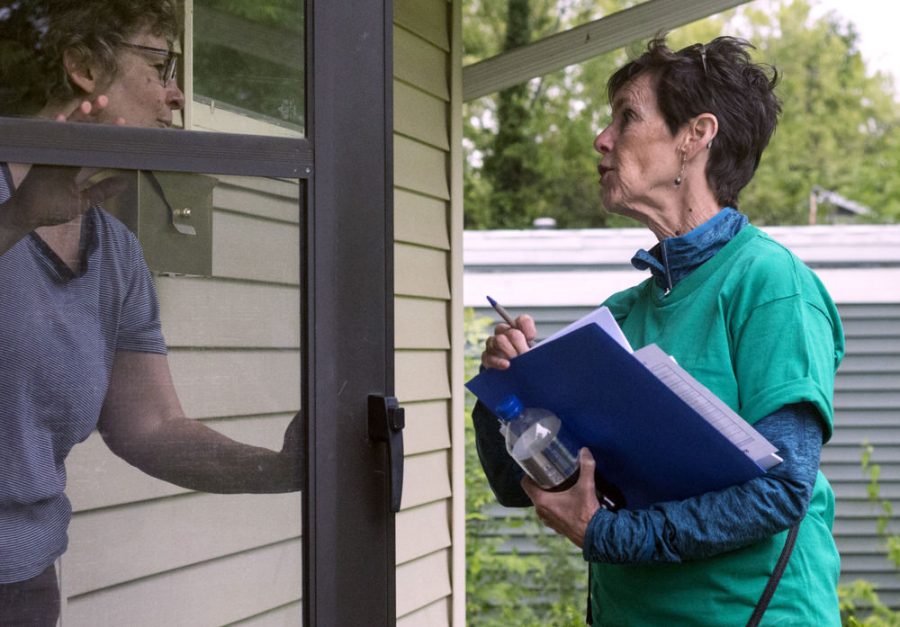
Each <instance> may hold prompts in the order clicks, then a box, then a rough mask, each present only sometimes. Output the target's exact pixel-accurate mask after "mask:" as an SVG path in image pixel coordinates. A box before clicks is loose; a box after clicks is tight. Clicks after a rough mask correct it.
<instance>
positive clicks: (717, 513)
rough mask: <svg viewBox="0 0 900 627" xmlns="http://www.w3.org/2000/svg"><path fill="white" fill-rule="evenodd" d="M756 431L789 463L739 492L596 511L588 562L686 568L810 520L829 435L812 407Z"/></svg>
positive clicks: (774, 418)
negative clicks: (676, 564)
mask: <svg viewBox="0 0 900 627" xmlns="http://www.w3.org/2000/svg"><path fill="white" fill-rule="evenodd" d="M754 427H755V428H756V429H757V430H758V431H759V432H760V433H761V434H762V435H763V436H765V437H766V438H767V439H768V440H769V441H770V442H772V444H774V445H775V446H776V447H777V448H778V450H779V454H780V455H781V456H782V457H783V459H784V461H783V462H782V463H780V464H778V465H777V466H775V467H773V468H771V469H770V470H769V471H768V472H767V473H766V474H764V475H763V476H761V477H757V478H755V479H751V480H750V481H747V482H746V483H743V484H741V485H737V486H732V487H730V488H726V489H724V490H720V491H718V492H708V493H706V494H702V495H700V496H697V497H693V498H690V499H685V500H682V501H671V502H666V503H658V504H656V505H653V506H651V507H649V508H647V509H643V510H620V511H618V512H610V511H608V510H605V509H601V510H598V511H597V513H596V514H595V515H594V517H593V518H592V519H591V521H590V522H589V523H588V527H587V532H586V533H585V542H584V547H583V555H584V559H585V560H587V561H596V562H606V563H613V564H638V563H653V562H682V561H688V560H698V559H704V558H707V557H712V556H714V555H718V554H720V553H725V552H726V551H732V550H735V549H738V548H741V547H745V546H749V545H750V544H753V543H755V542H758V541H760V540H762V539H764V538H767V537H769V536H772V535H774V534H776V533H779V532H781V531H784V530H785V529H788V528H789V527H791V526H793V525H794V524H796V523H798V522H799V521H800V520H802V519H803V517H804V516H805V515H806V511H807V509H808V507H809V502H810V499H811V497H812V491H813V486H814V485H815V482H816V477H817V475H818V469H819V455H820V453H821V450H822V441H823V438H824V434H825V432H826V430H825V426H824V424H823V419H822V417H821V415H820V414H819V412H818V411H817V410H816V408H815V407H814V406H813V405H812V404H810V403H799V404H795V405H786V406H785V407H782V408H781V409H780V410H778V411H776V412H774V413H773V414H770V415H769V416H766V417H765V418H763V419H761V420H760V421H758V422H757V423H756V424H755V425H754Z"/></svg>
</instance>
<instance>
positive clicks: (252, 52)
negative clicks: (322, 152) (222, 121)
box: [193, 0, 304, 132]
mask: <svg viewBox="0 0 900 627" xmlns="http://www.w3.org/2000/svg"><path fill="white" fill-rule="evenodd" d="M193 37H194V99H195V100H196V101H197V102H198V103H201V104H203V105H207V106H208V108H213V109H214V108H218V107H222V108H225V109H227V110H230V111H233V112H238V113H241V114H243V115H245V116H249V117H251V118H254V119H256V120H260V121H263V122H268V123H270V124H274V125H278V126H282V127H286V128H289V129H293V130H295V131H300V132H302V130H303V125H304V90H303V76H304V72H303V67H304V66H303V58H304V54H303V2H302V0H259V1H257V2H235V1H234V0H194V33H193ZM217 130H218V129H217ZM225 130H228V129H225Z"/></svg>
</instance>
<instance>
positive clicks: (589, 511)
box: [522, 448, 600, 548]
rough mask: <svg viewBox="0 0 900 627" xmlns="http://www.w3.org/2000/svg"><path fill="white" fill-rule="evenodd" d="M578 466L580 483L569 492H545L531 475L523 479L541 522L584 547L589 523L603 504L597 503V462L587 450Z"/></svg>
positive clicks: (581, 456) (524, 486)
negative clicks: (595, 476) (595, 471)
mask: <svg viewBox="0 0 900 627" xmlns="http://www.w3.org/2000/svg"><path fill="white" fill-rule="evenodd" d="M578 463H579V466H580V470H579V475H578V481H577V483H575V485H573V486H572V487H571V488H569V489H568V490H564V491H562V492H548V491H546V490H542V489H541V488H540V486H538V484H536V483H535V482H534V481H532V480H531V478H530V477H528V476H526V477H525V478H523V479H522V489H523V490H525V493H526V494H528V497H529V498H530V499H531V502H532V503H534V511H535V513H536V514H537V516H538V518H539V519H540V520H541V522H543V523H544V524H545V525H546V526H548V527H550V528H551V529H553V530H554V531H556V532H557V533H560V534H562V535H564V536H566V537H567V538H568V539H569V540H571V541H572V542H573V543H574V544H575V545H576V546H577V547H578V548H581V547H583V546H584V535H585V533H586V532H587V526H588V523H589V522H590V521H591V518H593V517H594V514H596V513H597V510H598V509H600V501H598V500H597V490H596V487H595V485H594V467H595V466H596V462H595V461H594V456H593V455H591V452H590V451H589V450H588V449H587V448H583V449H581V450H580V451H579V453H578Z"/></svg>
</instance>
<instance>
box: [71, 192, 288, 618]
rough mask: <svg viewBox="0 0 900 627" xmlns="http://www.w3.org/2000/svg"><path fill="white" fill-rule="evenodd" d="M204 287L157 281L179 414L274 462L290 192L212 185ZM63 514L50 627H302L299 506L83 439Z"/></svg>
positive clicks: (284, 343) (193, 280) (284, 346)
mask: <svg viewBox="0 0 900 627" xmlns="http://www.w3.org/2000/svg"><path fill="white" fill-rule="evenodd" d="M213 204H214V213H213V276H212V277H209V278H198V277H179V276H158V277H156V283H157V288H158V293H159V300H160V313H161V318H162V324H163V332H164V334H165V337H166V341H167V344H168V346H169V364H170V367H171V371H172V377H173V381H174V385H175V387H176V390H177V392H178V396H179V398H180V400H181V403H182V406H183V408H184V410H185V413H186V415H188V416H190V417H192V418H196V419H202V420H204V422H205V423H206V424H208V425H209V426H211V427H212V428H214V429H216V430H218V431H221V432H223V433H225V434H226V435H228V436H230V437H233V438H235V439H237V440H240V441H243V442H247V443H250V444H255V445H259V446H266V447H269V448H273V449H279V448H280V447H281V444H282V438H283V434H284V428H285V426H286V425H287V423H288V422H289V421H290V419H291V418H292V416H293V414H294V413H295V412H296V411H297V409H298V408H299V405H300V383H299V381H300V346H299V342H300V339H299V338H300V335H299V327H300V325H299V312H300V293H299V263H300V261H299V252H298V247H299V236H300V232H299V211H300V208H299V188H298V185H297V184H296V183H291V182H287V181H281V180H272V179H262V178H257V179H254V178H249V177H220V182H219V184H218V185H217V187H216V189H215V191H214V195H213ZM67 467H68V471H69V488H68V493H69V496H70V498H71V500H72V504H73V508H74V512H75V513H74V516H73V520H72V524H71V527H70V534H69V535H70V543H69V550H68V552H67V553H66V554H65V555H64V556H63V557H62V559H61V561H60V573H61V584H62V594H63V599H64V607H63V613H62V625H63V626H64V627H69V626H72V625H75V626H78V625H98V624H104V625H130V626H138V625H174V624H227V623H234V622H239V621H249V622H248V624H275V622H276V621H277V620H278V617H279V616H281V617H285V616H290V617H293V624H299V615H300V609H299V603H300V598H299V597H300V593H301V590H302V582H301V544H300V535H301V517H300V507H301V499H300V497H299V495H298V494H286V495H216V494H203V493H197V492H192V491H189V490H185V489H183V488H180V487H178V486H174V485H172V484H169V483H165V482H162V481H158V480H156V479H153V478H151V477H149V476H147V475H144V474H143V473H141V472H140V471H138V470H137V469H135V468H132V467H131V466H129V465H128V464H126V463H125V462H123V461H122V460H120V459H119V458H117V457H115V456H113V455H112V454H111V453H110V452H109V451H108V449H107V448H106V447H105V445H104V444H103V442H102V440H101V439H100V437H99V436H98V435H97V434H96V433H95V434H94V435H92V436H91V437H90V438H89V439H88V441H87V442H85V443H84V444H82V445H81V446H78V447H76V448H75V449H74V450H73V452H72V454H71V456H70V457H69V460H68V463H67Z"/></svg>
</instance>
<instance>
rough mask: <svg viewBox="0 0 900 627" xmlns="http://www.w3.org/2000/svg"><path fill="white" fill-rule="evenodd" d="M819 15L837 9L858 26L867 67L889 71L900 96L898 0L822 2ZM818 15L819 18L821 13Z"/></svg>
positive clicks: (899, 14)
mask: <svg viewBox="0 0 900 627" xmlns="http://www.w3.org/2000/svg"><path fill="white" fill-rule="evenodd" d="M816 10H817V11H818V12H821V13H824V12H826V11H828V10H834V11H835V12H836V13H839V14H840V15H843V16H844V17H846V18H847V19H848V20H849V21H851V22H853V23H854V24H855V25H856V28H857V31H858V32H859V47H860V51H861V52H862V55H863V58H864V59H865V60H866V61H867V63H866V67H869V68H871V69H876V70H881V71H883V72H888V73H890V74H893V76H894V84H895V85H896V86H897V89H898V94H900V42H898V34H897V28H898V26H900V2H897V1H896V0H818V7H817V9H816ZM821 13H816V15H818V14H821Z"/></svg>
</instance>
